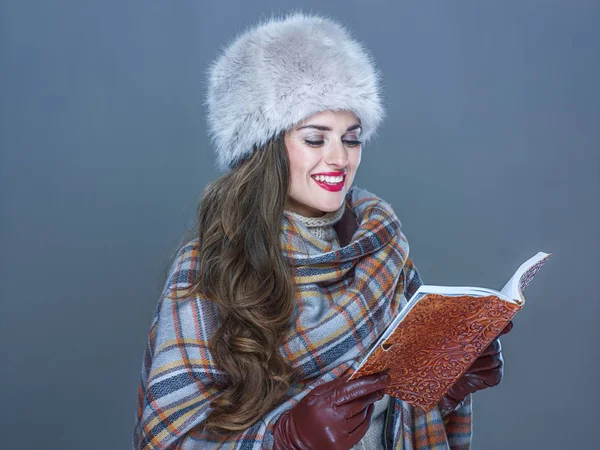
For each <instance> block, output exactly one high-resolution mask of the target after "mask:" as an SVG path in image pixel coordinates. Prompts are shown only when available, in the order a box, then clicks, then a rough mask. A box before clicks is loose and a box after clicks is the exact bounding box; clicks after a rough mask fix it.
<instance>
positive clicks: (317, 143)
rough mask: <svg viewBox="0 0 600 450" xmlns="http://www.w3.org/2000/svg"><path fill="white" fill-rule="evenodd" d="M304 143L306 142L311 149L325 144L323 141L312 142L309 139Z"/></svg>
mask: <svg viewBox="0 0 600 450" xmlns="http://www.w3.org/2000/svg"><path fill="white" fill-rule="evenodd" d="M304 142H306V143H307V144H308V145H310V146H311V147H319V146H320V145H323V144H324V143H325V141H323V140H321V141H311V140H309V139H305V140H304Z"/></svg>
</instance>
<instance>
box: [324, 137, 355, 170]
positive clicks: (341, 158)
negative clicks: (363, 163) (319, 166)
mask: <svg viewBox="0 0 600 450" xmlns="http://www.w3.org/2000/svg"><path fill="white" fill-rule="evenodd" d="M325 162H326V163H327V164H328V165H330V166H334V167H337V168H340V169H343V168H345V167H346V166H347V165H348V163H349V162H350V161H349V159H348V151H347V150H346V147H345V146H344V143H343V142H341V141H335V142H332V143H331V145H330V148H329V151H328V152H327V155H326V157H325Z"/></svg>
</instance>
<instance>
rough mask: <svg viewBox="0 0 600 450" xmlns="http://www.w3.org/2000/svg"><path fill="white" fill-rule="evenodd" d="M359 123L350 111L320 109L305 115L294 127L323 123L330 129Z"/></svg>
mask: <svg viewBox="0 0 600 450" xmlns="http://www.w3.org/2000/svg"><path fill="white" fill-rule="evenodd" d="M355 124H360V120H359V119H358V117H357V116H356V114H354V113H353V112H352V111H331V110H327V111H321V112H318V113H316V114H313V115H312V116H309V117H307V118H306V119H304V120H302V121H301V122H300V123H298V124H297V125H296V127H295V128H296V129H297V128H299V127H302V126H306V125H323V126H328V127H330V128H331V129H336V128H340V129H344V130H345V129H346V128H348V127H349V126H352V125H355Z"/></svg>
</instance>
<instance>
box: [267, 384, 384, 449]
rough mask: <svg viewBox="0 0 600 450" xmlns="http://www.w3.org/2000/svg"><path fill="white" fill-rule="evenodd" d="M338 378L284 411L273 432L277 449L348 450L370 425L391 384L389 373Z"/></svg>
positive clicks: (317, 388)
mask: <svg viewBox="0 0 600 450" xmlns="http://www.w3.org/2000/svg"><path fill="white" fill-rule="evenodd" d="M348 378H349V376H345V377H342V378H337V379H335V380H333V381H329V382H328V383H324V384H322V385H320V386H317V387H316V388H314V389H313V390H312V391H311V392H310V393H308V394H307V395H306V397H304V398H303V399H302V400H300V401H299V402H298V404H296V405H295V406H294V407H293V408H292V409H290V410H288V411H286V412H284V413H283V414H282V415H281V416H280V417H279V420H278V421H277V422H276V423H275V428H274V430H273V439H274V441H275V442H274V446H273V449H274V450H313V449H316V450H323V449H327V450H348V449H350V448H352V446H354V445H355V444H356V443H357V442H358V441H360V440H361V438H362V437H363V436H364V434H365V433H366V432H367V429H368V428H369V425H370V424H371V415H372V414H373V403H374V402H375V401H377V400H379V399H381V398H382V397H383V389H384V388H385V387H386V386H387V385H388V384H389V383H390V377H389V375H387V374H383V373H381V374H375V375H368V376H365V377H361V378H358V379H355V380H352V381H348V382H347V379H348Z"/></svg>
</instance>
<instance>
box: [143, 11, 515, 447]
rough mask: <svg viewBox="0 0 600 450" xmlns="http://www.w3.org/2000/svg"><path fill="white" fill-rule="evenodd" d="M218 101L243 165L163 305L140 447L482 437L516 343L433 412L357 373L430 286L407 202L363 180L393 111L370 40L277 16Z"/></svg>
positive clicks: (221, 72) (147, 377) (223, 149)
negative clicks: (482, 406)
mask: <svg viewBox="0 0 600 450" xmlns="http://www.w3.org/2000/svg"><path fill="white" fill-rule="evenodd" d="M207 104H208V108H209V116H208V122H209V127H210V132H211V135H212V138H213V143H214V146H215V148H216V153H217V160H218V166H219V168H220V169H221V170H222V171H223V172H225V173H224V174H223V176H222V177H221V178H219V179H218V180H216V181H215V182H213V183H212V184H210V185H209V186H208V187H207V188H206V191H205V192H204V194H203V197H202V200H201V203H200V208H199V220H198V222H199V223H198V233H197V235H196V236H195V237H194V238H193V239H191V240H190V241H189V242H187V243H186V244H185V245H184V246H183V247H182V248H181V249H180V250H179V253H178V254H177V257H176V259H175V262H174V263H173V266H172V268H171V273H170V275H169V278H168V280H167V282H166V284H165V288H164V291H163V294H162V296H161V298H160V301H159V304H158V307H157V309H156V313H155V316H154V320H153V322H152V326H151V330H150V336H149V342H148V348H147V351H146V355H145V359H144V366H143V370H142V380H141V384H140V389H139V394H138V411H137V422H136V428H135V435H134V447H135V449H158V448H160V449H204V448H235V449H260V448H275V449H335V450H338V449H340V450H341V449H350V448H354V449H361V448H365V449H380V448H382V449H383V448H387V449H400V448H402V449H433V448H436V449H439V448H452V449H463V448H469V447H470V438H471V393H473V392H475V391H477V390H479V389H483V388H485V387H488V386H493V385H496V384H497V383H498V382H499V381H500V379H501V376H502V357H501V353H500V344H499V341H497V340H496V341H495V342H494V343H493V344H492V345H490V347H489V348H488V349H487V350H486V352H485V353H484V354H483V355H482V356H481V357H480V358H479V359H478V360H477V361H476V362H475V363H474V364H473V366H472V367H471V369H470V370H469V371H468V372H467V374H466V375H465V376H464V377H463V378H461V379H460V380H459V381H458V382H457V383H456V384H455V385H454V386H453V388H452V389H451V390H450V391H449V392H448V394H447V395H446V396H445V397H444V399H443V400H442V401H441V402H440V404H439V405H438V407H436V408H434V409H433V410H432V411H430V412H429V413H424V412H422V411H420V410H417V409H414V408H412V407H411V406H410V405H408V404H406V403H404V402H403V401H401V400H400V399H397V398H393V397H389V396H387V395H384V394H383V390H384V389H385V387H386V386H387V384H388V383H389V376H388V375H386V374H383V373H381V374H376V375H371V376H367V377H363V378H360V379H357V380H352V381H348V380H347V378H348V377H349V375H350V374H351V373H352V371H353V369H354V368H356V367H357V365H358V362H359V361H360V360H361V358H362V356H364V355H365V354H366V352H367V351H368V350H369V347H370V346H371V345H372V344H373V343H374V342H375V340H376V339H377V337H378V336H379V335H380V334H381V332H382V331H383V330H384V329H385V327H386V326H387V324H389V322H390V321H391V319H392V318H393V316H394V315H395V314H396V313H397V312H398V311H399V309H400V308H402V307H403V306H404V305H405V304H406V301H407V299H408V298H410V296H411V295H412V293H414V291H415V290H416V289H417V288H418V287H419V285H420V284H421V281H420V277H419V274H418V272H417V270H416V269H415V267H414V265H413V263H412V261H411V260H410V258H409V256H408V250H409V247H408V243H407V241H406V239H405V237H404V235H403V234H402V232H401V231H400V222H399V220H398V218H397V217H396V215H395V213H394V211H393V210H392V208H391V206H390V205H389V204H388V203H386V202H385V201H383V200H382V199H380V198H379V197H377V196H376V195H374V194H371V193H369V192H367V191H366V190H364V189H360V188H357V187H352V188H351V184H352V182H353V179H354V177H355V174H356V171H357V170H358V167H359V165H360V160H361V155H362V149H363V144H364V143H365V142H366V141H367V140H368V139H369V138H370V137H371V136H372V135H373V133H374V132H375V130H376V129H377V127H378V125H379V124H380V122H381V120H382V118H383V108H382V105H381V98H380V92H379V76H378V72H377V71H376V69H375V67H374V65H373V63H372V60H371V58H370V57H369V55H368V53H367V52H366V50H365V49H364V48H363V47H362V46H361V45H360V44H359V43H358V42H356V41H355V40H353V39H352V38H351V37H350V35H349V33H348V32H347V31H346V30H345V29H344V28H343V27H342V26H340V25H339V24H337V23H336V22H334V21H332V20H330V19H326V18H323V17H319V16H314V15H312V16H311V15H304V14H301V13H296V14H293V15H290V16H288V17H286V18H284V19H272V20H270V21H268V22H266V23H264V24H261V25H258V26H256V27H254V28H252V29H250V30H247V31H246V32H245V33H243V34H242V35H240V36H239V37H238V38H237V39H236V40H235V41H234V42H233V43H232V44H231V45H230V46H229V47H228V48H227V49H226V50H225V51H224V52H223V54H222V55H221V56H220V57H219V59H218V60H217V61H216V62H215V63H214V64H213V65H212V67H211V69H210V83H209V91H208V102H207ZM507 331H508V329H507Z"/></svg>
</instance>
